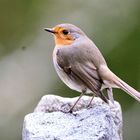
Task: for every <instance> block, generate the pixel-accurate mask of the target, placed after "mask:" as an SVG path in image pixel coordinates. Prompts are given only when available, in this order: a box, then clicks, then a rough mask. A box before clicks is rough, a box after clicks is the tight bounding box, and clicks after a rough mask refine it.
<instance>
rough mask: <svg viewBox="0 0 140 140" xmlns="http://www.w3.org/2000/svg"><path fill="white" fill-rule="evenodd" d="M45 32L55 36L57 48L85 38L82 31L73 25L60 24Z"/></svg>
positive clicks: (46, 29)
mask: <svg viewBox="0 0 140 140" xmlns="http://www.w3.org/2000/svg"><path fill="white" fill-rule="evenodd" d="M44 30H45V31H48V32H50V33H52V34H54V37H55V44H56V45H57V46H62V45H63V46H66V45H71V44H72V43H73V42H75V41H76V40H77V39H79V38H80V37H82V36H85V34H84V32H83V31H82V30H81V29H79V28H78V27H76V26H75V25H72V24H59V25H56V26H55V27H53V28H45V29H44Z"/></svg>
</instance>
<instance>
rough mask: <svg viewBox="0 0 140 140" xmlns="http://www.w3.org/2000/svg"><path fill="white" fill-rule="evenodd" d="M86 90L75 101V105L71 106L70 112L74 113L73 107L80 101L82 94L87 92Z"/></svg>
mask: <svg viewBox="0 0 140 140" xmlns="http://www.w3.org/2000/svg"><path fill="white" fill-rule="evenodd" d="M85 92H86V90H85V89H84V90H82V93H81V95H80V96H79V98H78V99H77V101H76V102H75V103H74V105H73V106H72V107H71V109H70V110H69V112H70V113H72V111H73V108H74V107H75V106H76V104H77V103H78V101H79V100H80V99H81V98H82V96H83V95H84V94H85Z"/></svg>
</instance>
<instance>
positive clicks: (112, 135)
mask: <svg viewBox="0 0 140 140" xmlns="http://www.w3.org/2000/svg"><path fill="white" fill-rule="evenodd" d="M90 99H91V97H88V96H83V97H82V99H81V100H80V101H79V102H78V104H77V105H76V107H75V110H74V112H73V113H64V112H62V110H63V111H67V110H69V109H70V108H71V106H72V105H73V104H74V102H75V101H76V100H77V97H76V98H63V97H59V96H54V95H46V96H44V97H42V99H41V101H40V102H39V104H38V105H37V107H36V108H35V110H34V112H33V113H31V114H28V115H26V116H25V118H24V124H23V132H22V140H122V112H121V107H120V105H119V103H118V102H116V101H115V103H114V105H113V104H112V103H111V102H110V103H109V105H108V104H106V103H104V102H103V101H102V100H101V99H100V98H97V97H95V98H94V100H93V102H92V107H91V108H87V105H88V104H89V101H90Z"/></svg>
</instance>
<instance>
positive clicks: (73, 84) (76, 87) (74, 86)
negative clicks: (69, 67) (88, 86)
mask: <svg viewBox="0 0 140 140" xmlns="http://www.w3.org/2000/svg"><path fill="white" fill-rule="evenodd" d="M56 51H57V48H55V49H54V52H53V63H54V67H55V70H56V72H57V74H58V76H59V77H60V79H61V80H62V81H63V82H64V83H65V84H66V85H67V86H68V87H69V88H71V89H73V90H76V91H78V92H81V91H82V87H81V86H80V85H78V84H77V83H76V82H74V81H72V80H71V79H70V78H69V76H68V75H67V74H66V73H65V72H64V71H63V69H61V68H60V67H59V65H58V64H57V60H56Z"/></svg>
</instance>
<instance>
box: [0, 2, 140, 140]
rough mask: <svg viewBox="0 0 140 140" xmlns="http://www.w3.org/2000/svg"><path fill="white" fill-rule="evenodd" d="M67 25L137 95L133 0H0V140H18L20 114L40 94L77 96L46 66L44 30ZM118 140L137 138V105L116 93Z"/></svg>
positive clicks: (139, 74) (139, 65) (137, 25)
mask: <svg viewBox="0 0 140 140" xmlns="http://www.w3.org/2000/svg"><path fill="white" fill-rule="evenodd" d="M65 22H67V23H72V24H75V25H77V26H79V27H80V28H82V29H83V30H84V31H85V32H86V34H87V35H88V36H89V37H90V38H91V39H92V40H94V42H95V43H96V45H97V46H98V47H99V49H100V50H101V51H102V53H103V55H104V57H105V58H106V60H107V62H108V65H109V67H110V69H112V71H113V72H114V73H116V74H117V75H118V76H119V77H121V78H122V79H123V80H124V81H126V82H127V83H129V84H130V85H132V86H133V87H134V88H136V89H137V90H139V91H140V1H139V0H123V1H122V0H117V1H112V0H92V1H91V0H86V1H82V0H77V1H74V0H71V1H66V0H59V1H56V0H12V1H10V0H0V140H19V139H21V135H22V124H23V120H24V116H25V115H26V114H28V113H30V112H32V111H33V109H34V108H35V106H36V105H37V103H38V101H39V100H40V98H41V97H42V96H43V95H45V94H57V95H61V96H66V97H73V96H78V95H79V93H76V94H75V92H74V91H71V90H70V89H69V88H67V87H66V86H65V85H64V84H63V83H62V82H61V81H60V80H59V78H58V76H57V74H56V72H55V70H54V68H53V64H52V51H53V47H54V41H53V37H52V36H51V35H50V34H48V33H46V32H44V30H43V28H44V27H53V26H54V25H56V24H59V23H65ZM114 95H115V99H116V100H117V101H119V102H120V103H121V105H122V110H123V120H124V127H123V132H124V140H132V139H133V140H138V139H140V132H139V131H140V104H139V103H137V102H136V101H135V100H134V99H132V98H131V97H129V96H128V95H127V94H125V93H124V92H122V91H120V90H116V89H115V90H114Z"/></svg>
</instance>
